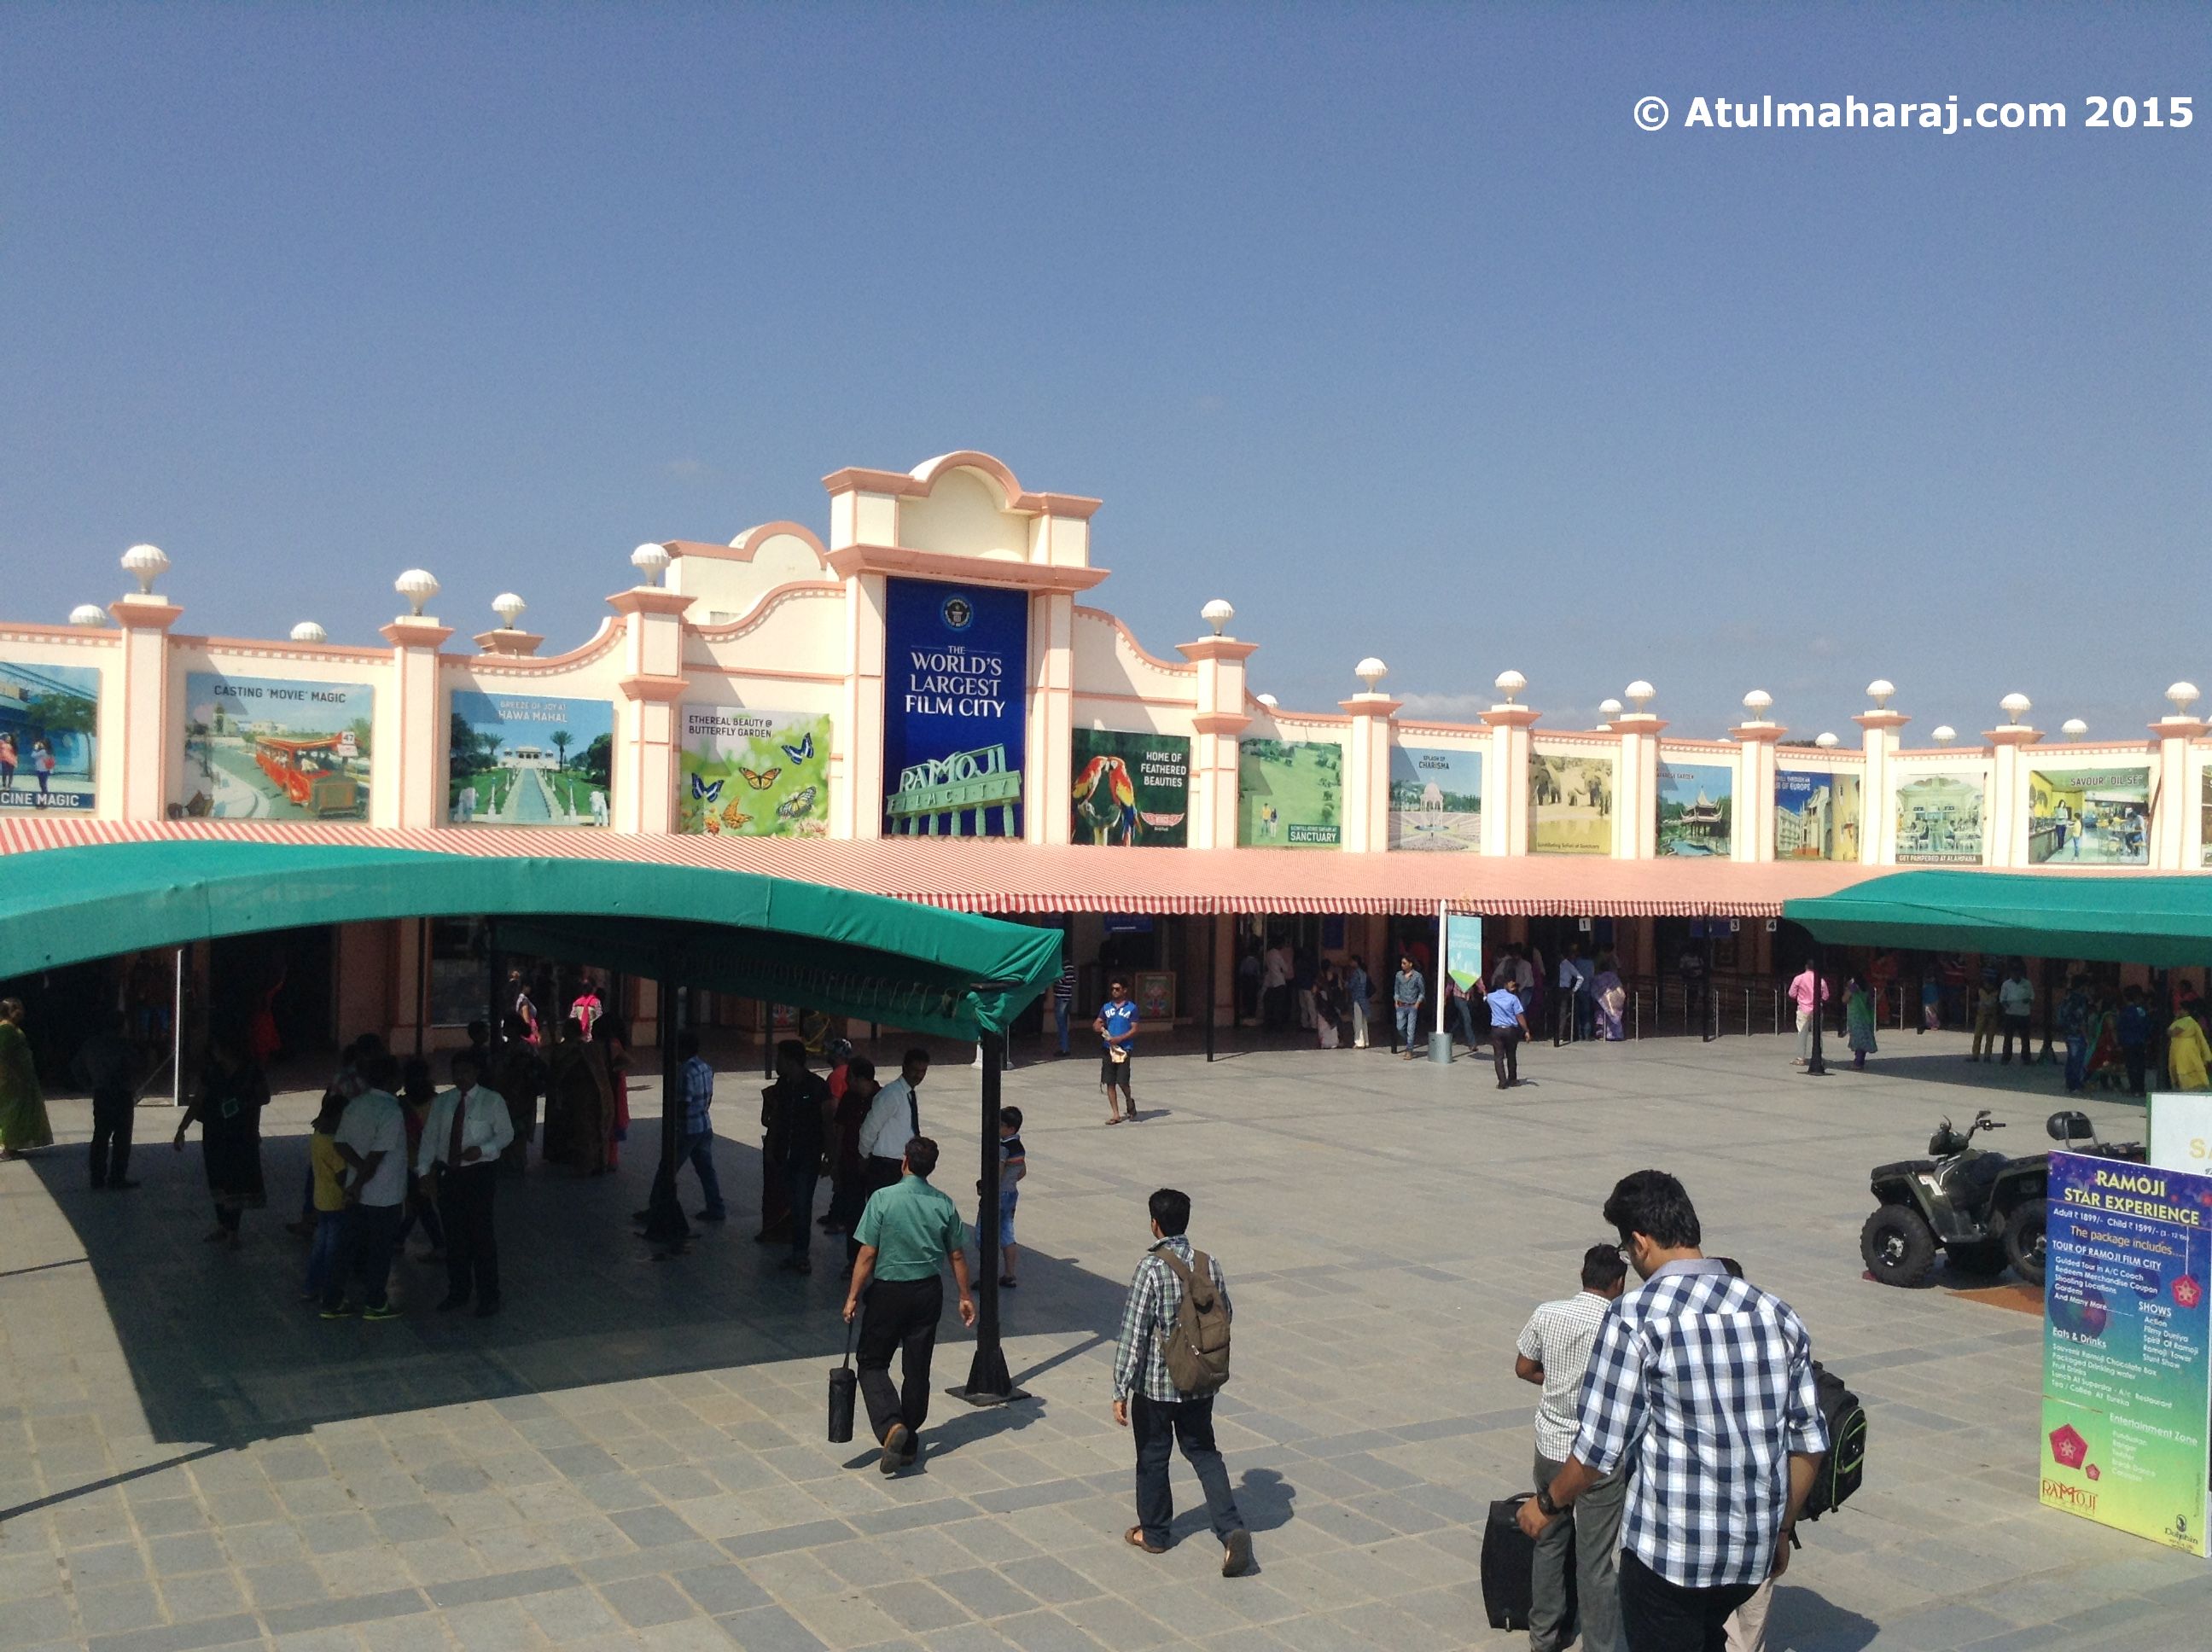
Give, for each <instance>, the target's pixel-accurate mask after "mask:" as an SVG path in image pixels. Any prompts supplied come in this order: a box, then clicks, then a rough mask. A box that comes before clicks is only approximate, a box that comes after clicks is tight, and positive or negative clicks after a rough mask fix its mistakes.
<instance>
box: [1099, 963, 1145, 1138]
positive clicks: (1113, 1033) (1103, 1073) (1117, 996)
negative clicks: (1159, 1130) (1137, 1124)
mask: <svg viewBox="0 0 2212 1652" xmlns="http://www.w3.org/2000/svg"><path fill="white" fill-rule="evenodd" d="M1091 1027H1092V1029H1094V1030H1095V1031H1096V1032H1097V1035H1098V1037H1099V1041H1100V1042H1099V1049H1098V1087H1099V1088H1100V1089H1101V1090H1104V1091H1105V1092H1106V1122H1107V1123H1109V1124H1119V1123H1121V1121H1122V1119H1123V1117H1124V1116H1125V1110H1126V1116H1127V1118H1129V1119H1130V1120H1132V1121H1134V1120H1135V1118H1136V1116H1137V1102H1136V1096H1135V1093H1134V1092H1133V1091H1132V1090H1131V1089H1130V1088H1129V1067H1130V1066H1131V1064H1132V1063H1133V1061H1134V1060H1136V1056H1137V1005H1136V1003H1135V1001H1134V1000H1133V999H1131V998H1130V996H1129V984H1128V982H1127V981H1123V980H1121V978H1120V977H1119V976H1116V977H1115V979H1114V981H1113V982H1112V983H1111V984H1110V985H1109V987H1107V988H1106V1001H1105V1002H1104V1003H1103V1004H1102V1005H1099V1006H1098V1018H1097V1020H1096V1021H1094V1022H1092V1023H1091ZM1117 1090H1118V1091H1119V1092H1120V1094H1121V1099H1120V1100H1119V1101H1118V1102H1117V1101H1116V1100H1115V1092H1116V1091H1117Z"/></svg>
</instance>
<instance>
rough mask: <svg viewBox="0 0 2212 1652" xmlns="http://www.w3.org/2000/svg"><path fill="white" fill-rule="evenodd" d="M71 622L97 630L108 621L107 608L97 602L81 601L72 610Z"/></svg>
mask: <svg viewBox="0 0 2212 1652" xmlns="http://www.w3.org/2000/svg"><path fill="white" fill-rule="evenodd" d="M106 623H107V610H106V609H105V608H102V607H101V606H100V604H98V603H96V602H81V603H79V604H77V605H76V607H74V608H72V609H70V624H71V625H81V626H82V627H84V629H87V630H88V631H96V630H98V629H100V627H102V626H104V625H106Z"/></svg>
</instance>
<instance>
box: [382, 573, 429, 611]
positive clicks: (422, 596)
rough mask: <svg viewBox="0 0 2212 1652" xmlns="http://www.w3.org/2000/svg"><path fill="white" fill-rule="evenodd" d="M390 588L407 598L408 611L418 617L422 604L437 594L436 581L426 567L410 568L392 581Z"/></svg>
mask: <svg viewBox="0 0 2212 1652" xmlns="http://www.w3.org/2000/svg"><path fill="white" fill-rule="evenodd" d="M392 589H393V590H394V591H397V592H398V593H399V594H400V595H401V596H403V597H404V598H407V605H408V609H409V611H410V612H411V613H412V614H413V615H414V616H415V617H416V618H417V619H420V618H421V617H422V604H424V603H427V602H428V601H429V600H430V598H433V597H435V596H436V595H437V594H438V581H437V579H436V577H435V575H434V574H431V572H430V570H429V569H428V568H409V569H408V570H407V571H406V572H405V573H404V574H401V575H400V576H399V577H398V579H396V580H393V581H392Z"/></svg>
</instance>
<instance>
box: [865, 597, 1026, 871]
mask: <svg viewBox="0 0 2212 1652" xmlns="http://www.w3.org/2000/svg"><path fill="white" fill-rule="evenodd" d="M884 584H885V590H884V832H885V834H886V835H892V836H902V837H1019V836H1020V835H1021V833H1022V813H1021V811H1022V766H1023V760H1024V756H1025V733H1026V730H1027V726H1028V717H1027V701H1026V700H1025V698H1024V694H1023V685H1024V682H1025V681H1026V678H1027V673H1028V668H1029V635H1030V631H1029V615H1030V604H1029V597H1028V595H1027V594H1026V593H1025V592H1019V591H1001V590H998V589H996V588H994V587H992V586H965V585H940V584H939V583H937V582H936V581H934V580H899V579H894V580H886V581H885V582H884Z"/></svg>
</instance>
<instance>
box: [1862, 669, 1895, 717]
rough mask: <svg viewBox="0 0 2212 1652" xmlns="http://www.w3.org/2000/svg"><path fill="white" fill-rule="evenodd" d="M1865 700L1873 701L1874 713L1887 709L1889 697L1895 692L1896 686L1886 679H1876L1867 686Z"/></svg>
mask: <svg viewBox="0 0 2212 1652" xmlns="http://www.w3.org/2000/svg"><path fill="white" fill-rule="evenodd" d="M1866 691H1867V698H1868V699H1869V700H1871V701H1874V708H1875V710H1876V711H1887V710H1888V709H1889V697H1890V695H1893V694H1895V693H1896V692H1897V684H1896V683H1893V682H1891V681H1890V680H1889V679H1888V678H1887V677H1876V678H1875V680H1874V681H1873V682H1871V683H1868V684H1867V689H1866Z"/></svg>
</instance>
